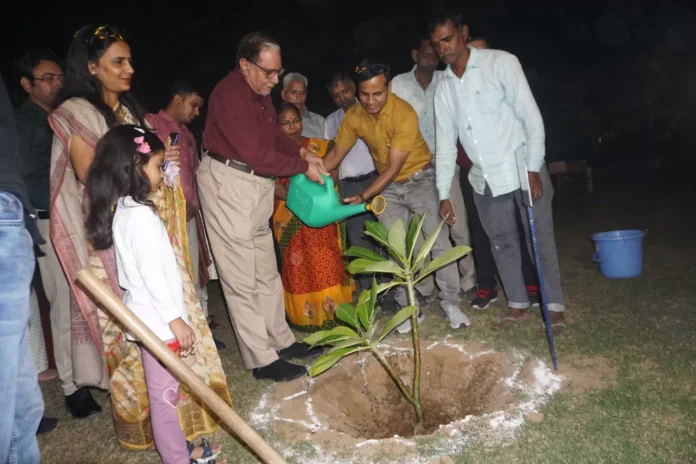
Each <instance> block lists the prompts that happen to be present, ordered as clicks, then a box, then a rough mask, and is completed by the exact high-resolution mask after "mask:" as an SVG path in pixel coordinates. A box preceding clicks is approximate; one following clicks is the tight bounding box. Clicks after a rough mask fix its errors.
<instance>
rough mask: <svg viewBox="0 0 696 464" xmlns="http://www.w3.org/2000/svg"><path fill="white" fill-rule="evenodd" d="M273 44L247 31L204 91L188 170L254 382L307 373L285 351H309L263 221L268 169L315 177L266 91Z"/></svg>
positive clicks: (317, 162)
mask: <svg viewBox="0 0 696 464" xmlns="http://www.w3.org/2000/svg"><path fill="white" fill-rule="evenodd" d="M281 66H282V63H281V56H280V46H279V45H278V43H277V42H275V41H274V40H273V39H272V38H271V37H270V36H269V35H268V34H265V33H263V32H253V33H251V34H248V35H246V36H244V37H243V38H242V40H241V41H240V43H239V47H238V48H237V66H236V67H235V69H234V70H233V71H232V72H230V73H229V74H228V75H227V76H225V77H224V78H223V79H222V80H221V81H220V82H219V83H218V85H217V86H216V87H215V89H214V90H213V93H212V94H211V95H210V106H209V108H208V119H207V121H206V126H205V138H204V140H203V145H204V148H205V155H206V156H205V157H204V158H203V160H202V162H201V166H200V168H199V170H198V187H199V197H200V200H201V206H202V209H203V216H204V218H205V222H206V226H207V228H208V238H209V239H210V246H211V248H212V251H213V257H214V259H215V265H216V268H217V271H218V274H219V276H220V282H221V283H222V288H223V291H224V293H225V299H226V301H227V308H228V310H229V312H230V317H231V319H232V325H233V326H234V330H235V333H236V335H237V343H238V344H239V351H240V352H241V354H242V360H243V361H244V365H245V366H246V368H247V369H253V375H254V377H255V378H257V379H271V380H276V381H286V380H292V379H295V378H297V377H301V376H302V375H305V374H306V373H307V370H306V369H305V368H304V367H303V366H299V365H296V364H292V363H289V362H288V361H287V360H288V359H292V358H302V357H308V356H309V357H316V356H318V355H319V354H321V350H320V349H309V347H308V346H307V345H305V344H302V343H298V342H296V341H295V337H294V335H293V334H292V332H291V331H290V328H289V327H288V324H287V322H286V321H285V307H284V303H283V284H282V282H281V280H280V276H279V274H278V268H277V267H276V259H275V250H274V247H273V239H272V236H271V230H270V227H269V220H270V217H271V214H272V213H273V192H274V188H275V181H274V178H275V176H293V175H295V174H301V173H304V174H305V175H306V176H307V177H308V178H309V179H310V180H313V181H316V182H319V183H320V184H323V180H322V179H321V174H325V175H328V173H327V172H326V169H325V168H324V165H323V163H322V161H321V159H319V158H317V157H316V156H314V155H313V154H312V153H311V152H309V151H308V150H305V149H304V148H300V147H299V146H298V145H297V143H295V142H294V141H292V140H290V139H289V138H287V137H285V135H284V134H283V133H282V132H281V130H280V126H279V125H278V123H277V116H276V111H275V109H274V108H273V104H272V102H271V97H270V93H271V90H272V89H273V87H275V86H276V85H277V84H278V80H279V77H280V75H281V74H282V73H283V69H282V67H281Z"/></svg>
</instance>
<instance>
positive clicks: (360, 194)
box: [358, 193, 367, 203]
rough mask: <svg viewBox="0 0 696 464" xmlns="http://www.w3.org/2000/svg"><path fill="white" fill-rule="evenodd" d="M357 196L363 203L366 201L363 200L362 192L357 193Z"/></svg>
mask: <svg viewBox="0 0 696 464" xmlns="http://www.w3.org/2000/svg"><path fill="white" fill-rule="evenodd" d="M358 198H360V201H362V202H363V203H367V201H365V197H364V196H363V194H362V193H358Z"/></svg>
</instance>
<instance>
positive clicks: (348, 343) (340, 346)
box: [329, 338, 368, 353]
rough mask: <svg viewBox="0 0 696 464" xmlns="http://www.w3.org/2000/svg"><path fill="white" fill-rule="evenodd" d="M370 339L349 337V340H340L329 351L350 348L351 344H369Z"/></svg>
mask: <svg viewBox="0 0 696 464" xmlns="http://www.w3.org/2000/svg"><path fill="white" fill-rule="evenodd" d="M367 343H368V341H367V340H364V339H362V338H358V339H355V338H349V339H348V340H341V341H340V342H338V343H336V344H335V345H334V346H333V347H332V348H331V349H330V350H329V353H331V352H333V351H338V350H342V349H343V348H348V347H350V346H355V345H367Z"/></svg>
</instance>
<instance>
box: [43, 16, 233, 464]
mask: <svg viewBox="0 0 696 464" xmlns="http://www.w3.org/2000/svg"><path fill="white" fill-rule="evenodd" d="M65 71H66V72H65V81H64V84H63V89H62V91H61V93H60V94H59V96H58V99H57V102H56V103H57V105H58V107H57V108H56V110H55V111H53V113H51V115H50V116H49V122H50V124H51V127H52V128H53V131H54V132H55V136H54V139H53V147H52V152H51V203H50V205H51V213H50V216H51V240H52V241H53V245H54V247H55V249H56V253H57V255H58V258H59V260H60V262H61V265H62V267H63V270H64V271H65V274H66V276H67V279H68V282H70V285H71V304H73V305H75V306H74V308H76V309H77V308H79V311H73V320H72V327H71V331H72V356H73V360H74V362H73V366H74V369H73V370H74V378H75V383H76V384H78V385H83V386H96V387H100V388H105V389H110V391H111V400H112V408H113V417H114V424H115V428H116V435H117V436H118V439H119V443H120V444H121V445H122V446H123V447H125V448H129V449H147V448H149V447H151V446H152V443H153V438H152V437H153V435H152V429H151V425H150V419H149V408H148V405H149V403H148V396H147V389H146V386H145V377H144V373H143V366H142V360H141V356H140V351H139V349H138V348H137V346H136V345H135V344H134V343H132V342H129V341H127V340H126V338H125V336H124V332H123V328H122V326H121V325H120V324H119V323H118V322H116V321H115V320H114V319H113V318H112V317H111V315H110V314H109V313H108V312H106V311H104V310H102V309H101V308H100V307H99V305H98V303H96V302H95V301H94V300H93V299H92V298H91V296H90V295H89V294H87V293H85V292H83V291H82V290H81V289H80V287H79V286H77V285H76V283H75V278H76V274H77V272H79V271H80V270H81V269H83V268H86V267H90V268H91V269H92V271H93V272H94V273H95V274H96V275H97V277H99V278H100V279H102V281H104V282H105V283H107V284H108V285H110V286H111V289H112V290H113V291H114V293H115V294H116V295H118V296H122V292H121V289H120V288H119V285H118V279H117V269H116V260H115V255H114V250H113V247H111V248H109V249H106V250H99V251H96V250H95V249H94V248H93V247H92V245H91V243H90V242H89V241H88V239H87V235H86V232H85V227H84V221H85V214H86V211H87V206H88V205H87V199H86V194H85V185H86V183H87V175H88V172H89V169H90V167H91V165H92V162H93V161H94V151H95V146H96V145H97V142H98V141H99V140H100V139H101V138H102V137H103V136H104V134H106V133H107V132H108V131H109V129H111V128H113V127H115V126H118V125H123V124H134V125H138V126H143V127H144V126H145V125H146V124H145V123H144V111H143V109H142V108H141V107H140V105H138V103H137V102H136V100H135V99H134V98H133V96H132V95H131V94H130V87H131V79H132V76H133V73H134V70H133V66H132V59H131V50H130V47H129V45H128V43H127V42H126V41H125V40H124V37H123V35H122V33H121V32H120V31H119V30H118V29H116V28H114V27H111V26H108V25H106V26H99V27H95V26H85V27H83V28H82V29H80V30H79V31H78V32H77V33H76V34H75V37H74V39H73V42H72V44H71V46H70V49H69V50H68V56H67V59H66V70H65ZM165 147H166V149H165V161H170V162H171V163H172V165H175V163H178V156H179V155H178V149H177V148H176V147H172V146H171V144H170V143H167V144H165ZM176 172H177V171H176V169H174V170H173V171H172V170H170V169H167V171H165V182H166V185H165V184H163V185H162V186H161V187H160V188H159V189H158V191H157V192H156V193H154V194H153V197H152V201H153V203H154V205H155V206H156V207H157V212H158V215H159V216H160V218H161V219H162V220H163V221H164V226H165V228H166V230H167V233H168V235H169V238H170V241H171V243H172V247H173V249H174V253H175V255H176V258H177V259H176V260H177V265H178V267H179V271H180V273H181V277H182V281H183V285H184V295H185V302H186V307H187V308H186V309H187V311H188V317H189V322H190V324H191V327H192V328H193V330H194V332H195V335H196V340H197V344H196V355H195V357H192V358H194V359H192V363H191V366H190V367H191V368H192V369H193V370H194V372H196V373H197V374H198V375H200V376H202V377H203V378H204V379H205V380H206V382H207V383H209V384H210V385H211V386H212V387H213V388H214V389H215V390H216V391H217V392H218V393H219V394H220V396H221V397H222V398H223V399H225V400H226V401H228V402H231V400H230V396H229V391H228V390H227V387H226V378H225V374H224V372H223V370H222V365H221V363H220V358H219V357H218V354H217V350H216V349H215V344H214V342H213V339H212V335H211V333H210V329H209V328H208V325H207V324H206V322H205V317H204V316H203V312H202V310H201V307H200V304H199V302H198V300H197V299H196V296H195V292H194V289H193V284H192V279H191V273H192V272H193V266H192V264H191V263H190V262H189V260H188V259H187V257H188V256H189V254H188V250H186V249H185V247H186V244H187V243H188V242H187V239H186V238H185V237H186V235H185V233H186V232H185V231H186V203H185V199H184V196H183V191H182V189H181V186H180V184H179V180H178V178H176ZM172 174H173V175H172ZM78 315H79V317H78ZM102 353H103V356H104V359H103V361H105V362H106V367H107V368H108V377H107V371H106V369H104V364H103V361H102ZM81 390H83V391H85V392H86V394H89V393H88V391H87V389H86V388H84V389H81ZM178 408H179V417H180V418H181V427H182V430H183V431H184V433H185V435H186V437H187V439H188V440H193V439H194V438H195V437H196V436H198V435H201V434H207V433H211V432H212V431H214V430H215V429H216V428H217V419H215V418H213V417H211V416H210V415H208V414H207V413H206V412H205V410H203V409H202V405H201V404H200V403H197V402H196V401H194V400H193V399H192V398H191V397H190V395H188V392H187V391H186V390H185V389H182V396H181V400H180V402H179V405H178ZM203 445H204V446H198V447H194V448H193V449H192V453H191V454H192V456H191V457H192V458H193V459H205V458H206V457H210V456H211V455H213V454H215V453H216V451H217V450H216V449H211V448H210V446H209V445H208V444H207V442H204V443H203Z"/></svg>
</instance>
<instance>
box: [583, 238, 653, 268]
mask: <svg viewBox="0 0 696 464" xmlns="http://www.w3.org/2000/svg"><path fill="white" fill-rule="evenodd" d="M645 233H646V231H645V230H614V231H611V232H600V233H598V234H594V235H592V240H593V241H594V242H595V248H596V252H595V254H594V258H593V260H594V262H595V263H597V264H599V270H600V271H601V272H602V275H603V276H604V277H607V278H609V279H627V278H630V277H638V276H639V275H641V274H642V273H643V239H644V238H645Z"/></svg>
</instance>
